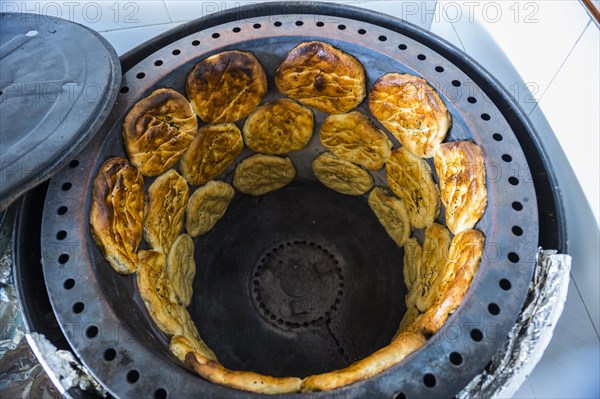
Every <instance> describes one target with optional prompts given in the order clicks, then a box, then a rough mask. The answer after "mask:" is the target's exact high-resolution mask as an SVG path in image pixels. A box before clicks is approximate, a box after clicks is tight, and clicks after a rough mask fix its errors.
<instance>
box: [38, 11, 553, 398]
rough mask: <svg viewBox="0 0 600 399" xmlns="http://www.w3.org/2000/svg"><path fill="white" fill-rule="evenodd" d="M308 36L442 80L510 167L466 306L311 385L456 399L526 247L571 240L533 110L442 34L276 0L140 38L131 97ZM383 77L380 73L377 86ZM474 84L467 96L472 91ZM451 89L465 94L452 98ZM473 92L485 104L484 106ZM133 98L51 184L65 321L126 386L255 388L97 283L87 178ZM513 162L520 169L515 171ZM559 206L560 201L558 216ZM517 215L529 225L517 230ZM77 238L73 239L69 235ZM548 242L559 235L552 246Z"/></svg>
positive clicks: (48, 212) (125, 94) (485, 349)
mask: <svg viewBox="0 0 600 399" xmlns="http://www.w3.org/2000/svg"><path fill="white" fill-rule="evenodd" d="M240 31H244V32H246V33H247V34H246V36H244V37H243V40H242V38H241V37H240V36H239V35H238V36H236V34H237V33H239V32H240ZM306 38H318V39H321V40H326V41H330V42H333V43H334V44H336V45H338V46H339V47H341V48H343V49H344V48H346V49H348V51H350V52H352V53H354V51H352V50H353V49H354V50H357V49H360V52H359V53H361V56H362V59H361V60H363V62H364V63H366V64H374V63H375V62H376V60H377V59H378V58H379V59H385V60H387V61H388V62H391V63H392V66H391V67H393V68H394V69H396V68H400V69H401V70H404V71H412V72H413V73H417V74H421V75H423V76H425V77H426V78H427V79H428V80H430V81H433V82H440V85H439V86H440V87H442V89H441V92H442V93H443V94H444V99H445V100H446V101H449V102H450V104H451V108H452V111H453V116H455V118H456V117H457V119H455V120H458V121H459V122H460V123H458V124H457V125H456V126H458V127H457V129H456V130H454V132H453V133H451V138H454V139H460V138H470V137H473V136H472V135H475V140H476V141H477V142H478V143H480V144H481V145H482V146H483V148H484V151H486V154H487V155H488V159H487V163H488V167H496V168H497V172H498V174H496V175H494V176H493V177H490V179H492V178H493V179H494V181H488V184H490V183H492V184H491V187H492V190H491V192H492V194H491V195H492V197H491V198H492V201H491V203H492V205H491V208H490V210H489V211H488V215H487V216H486V218H485V220H484V221H483V222H482V223H483V228H484V230H485V231H486V233H487V235H488V238H492V239H491V240H489V241H488V244H487V246H486V254H487V257H486V260H485V261H484V263H483V264H482V267H481V271H480V273H479V275H478V277H477V278H476V280H475V282H474V285H473V287H472V289H471V292H470V294H469V296H468V298H467V299H466V302H465V304H464V306H462V307H461V309H460V310H459V311H458V312H456V314H455V315H453V316H452V318H451V319H450V320H449V323H448V325H447V326H445V327H444V328H443V329H442V330H441V331H440V332H439V333H438V334H436V336H434V337H433V338H432V339H431V340H430V342H429V343H428V344H427V345H426V347H424V348H423V349H422V350H420V351H419V352H417V353H415V354H414V355H413V356H412V357H411V359H410V361H406V362H403V363H402V364H400V365H398V366H396V367H394V368H392V369H390V370H388V371H386V372H384V373H382V374H381V375H379V376H377V377H374V378H371V379H369V380H367V381H363V382H360V383H357V384H353V385H351V386H349V387H346V388H343V389H340V390H336V391H332V392H324V393H313V394H306V395H304V396H306V397H397V396H399V397H402V395H399V394H400V393H402V394H403V395H404V396H405V397H428V396H429V397H441V396H452V395H453V394H455V393H456V392H457V391H458V390H460V389H461V388H462V387H464V385H466V383H467V382H468V381H469V380H470V379H471V378H472V377H473V376H474V375H475V374H477V373H478V372H479V371H481V370H482V369H483V368H484V367H485V365H486V364H487V362H488V361H489V359H491V357H492V355H493V353H494V352H495V351H496V350H497V349H498V347H499V346H500V345H501V344H502V342H503V339H502V332H503V331H507V330H508V328H510V326H511V325H512V324H513V323H514V320H515V318H516V315H517V314H518V311H519V309H520V307H521V305H522V303H523V300H524V296H525V293H526V289H527V286H528V283H529V281H530V279H531V273H532V270H533V266H534V261H533V260H532V259H530V258H529V257H528V256H527V254H528V252H527V251H529V250H530V249H531V248H529V247H527V246H528V245H533V246H534V248H537V245H539V244H542V245H548V246H549V247H559V246H560V245H559V244H560V243H562V242H563V241H562V240H564V235H562V233H561V230H560V226H561V225H560V223H554V222H553V221H552V220H546V221H544V222H543V223H547V224H548V225H552V228H551V229H550V230H551V234H547V233H546V234H543V235H542V238H540V239H538V233H539V232H540V228H541V226H542V222H541V220H540V223H538V211H540V215H543V216H544V217H546V216H547V214H545V213H543V212H545V210H544V207H545V206H546V205H544V204H541V202H540V201H537V198H536V189H537V188H538V186H537V185H536V184H535V181H536V180H534V179H532V175H531V173H530V172H529V169H528V162H527V158H526V156H525V154H524V153H523V148H525V147H526V146H529V151H528V155H530V154H531V155H532V156H533V157H534V158H535V157H537V158H535V159H534V161H533V165H535V166H536V168H538V169H539V170H542V171H543V173H544V174H545V176H546V177H547V178H548V179H549V180H552V173H551V169H548V168H545V167H544V166H547V164H545V162H544V161H545V160H544V158H543V156H542V155H540V153H538V152H536V150H537V149H538V147H536V142H535V134H534V133H533V131H532V130H531V129H530V128H529V126H528V124H527V121H526V119H525V118H524V117H523V116H522V114H520V112H519V110H518V108H513V106H514V104H512V103H511V102H510V101H508V100H506V98H507V95H506V94H505V93H504V92H503V91H502V89H501V88H500V86H499V85H498V84H497V83H496V82H495V81H494V80H493V79H492V78H491V77H489V76H488V75H487V74H486V73H485V72H484V71H483V70H481V68H480V67H478V66H477V65H476V64H475V63H473V62H472V61H471V60H469V59H467V58H465V56H464V55H463V54H461V53H459V52H458V51H457V50H455V49H453V48H451V47H450V46H448V45H447V44H445V43H443V42H442V41H440V40H439V39H436V38H435V37H433V36H431V34H429V33H427V32H425V31H422V30H420V29H418V28H416V27H413V26H411V25H408V24H405V23H403V22H400V21H398V20H394V19H391V18H386V17H383V16H381V15H379V14H376V13H371V12H365V11H364V10H359V9H355V8H352V7H340V6H337V5H336V6H335V7H332V6H331V5H327V4H306V5H294V7H290V6H288V5H286V4H281V3H270V4H264V5H259V6H253V7H248V8H243V9H238V10H236V12H225V13H221V14H218V15H215V16H214V17H209V18H205V19H203V20H199V21H195V22H192V23H189V24H186V25H184V26H182V27H181V28H178V29H177V30H175V31H173V32H170V33H167V34H165V35H162V36H160V37H159V38H157V39H156V41H153V44H152V45H150V44H146V45H142V46H141V47H140V48H139V49H137V50H135V51H134V52H132V53H131V54H129V57H130V58H128V59H129V60H132V59H136V57H134V56H132V54H134V55H135V54H137V56H138V58H137V60H139V62H137V63H132V65H128V66H126V69H128V72H127V74H126V75H125V79H124V86H123V88H122V90H121V92H122V100H123V102H127V101H125V100H128V101H131V102H134V101H135V100H136V99H137V98H141V96H143V95H145V94H147V93H148V92H149V91H150V90H151V89H152V88H154V87H156V86H158V85H164V84H171V85H173V86H175V88H177V85H178V84H181V82H178V79H179V80H181V77H178V73H177V69H178V68H180V69H181V70H185V68H191V66H192V65H193V64H194V62H197V61H198V59H201V58H203V57H204V56H205V55H207V54H210V53H214V52H215V51H218V50H219V49H221V48H223V47H227V46H230V47H233V46H242V47H243V46H255V47H256V46H261V45H262V46H263V47H264V46H265V45H266V44H271V45H274V46H276V47H277V46H279V45H281V44H282V43H283V44H284V47H285V46H286V45H290V43H297V42H298V41H299V40H305V39H306ZM287 40H289V41H290V42H289V43H286V41H287ZM253 41H254V42H253ZM261 41H262V42H261ZM157 45H159V46H160V47H158V48H159V50H156V49H157ZM382 57H383V58H382ZM367 59H372V60H371V61H369V62H367V61H366V60H367ZM157 61H160V62H157ZM133 64H135V65H133ZM161 68H162V69H161ZM367 69H368V66H367ZM270 72H271V73H272V72H273V71H270ZM184 75H185V74H184ZM432 77H436V78H432ZM372 83H373V82H372V80H369V85H371V84H372ZM461 87H462V89H460V88H461ZM125 88H126V89H125ZM465 88H466V89H468V90H469V91H468V93H469V95H468V96H467V95H464V96H463V97H460V95H459V94H460V93H463V94H464V93H465V92H463V90H465ZM179 89H181V88H179ZM451 96H452V97H453V99H452V100H449V98H450V97H451ZM469 97H470V98H474V99H476V100H477V101H476V102H475V103H473V102H472V101H470V100H469ZM502 99H504V100H502ZM131 102H130V103H128V104H125V105H122V106H121V107H120V109H118V110H116V111H114V112H113V113H112V114H111V117H110V118H109V120H108V121H107V123H106V124H105V126H104V127H103V129H102V133H101V134H99V135H98V137H97V139H96V140H94V142H93V144H91V145H90V146H89V147H88V149H86V151H85V152H84V153H83V154H81V156H79V157H78V160H77V162H73V163H72V164H71V167H69V168H66V169H65V170H63V172H62V173H61V174H60V175H58V176H57V177H56V178H55V179H53V180H52V182H51V184H50V186H49V189H48V194H47V202H46V206H45V210H44V218H43V229H42V233H41V242H42V243H43V245H44V246H46V248H53V250H52V251H45V254H44V257H43V262H44V272H45V278H46V285H47V289H48V293H49V297H50V301H51V303H52V306H53V308H54V311H55V312H56V315H57V319H58V321H59V324H60V325H61V328H62V329H63V331H64V333H65V335H66V337H67V339H68V341H69V343H70V344H71V346H72V347H73V348H74V350H75V351H76V353H77V354H78V355H79V356H80V358H81V359H82V361H83V362H84V363H85V364H86V365H87V366H88V368H89V369H90V371H91V372H92V373H93V374H95V375H96V377H98V379H99V380H100V381H101V382H102V383H103V384H105V385H106V386H107V388H108V389H109V390H110V391H111V393H113V394H114V395H116V396H122V397H128V396H132V395H144V396H152V395H159V396H162V397H164V395H165V394H168V396H169V397H179V396H182V395H186V396H187V395H196V396H198V395H201V396H202V397H207V398H208V397H255V396H257V395H253V394H249V393H241V392H237V391H231V390H229V389H227V388H224V387H221V386H215V385H212V384H209V383H207V382H205V381H203V380H202V379H200V378H199V377H197V376H195V375H193V374H191V373H190V372H188V371H187V370H185V369H183V368H182V367H179V366H177V364H176V363H174V362H172V361H170V359H169V356H168V354H165V353H162V352H161V351H160V346H161V343H160V342H156V341H152V339H150V340H149V341H148V340H146V339H145V338H144V336H147V335H148V332H149V331H151V330H152V328H149V327H148V326H142V327H143V328H134V327H132V326H131V325H130V324H128V322H127V321H126V320H124V318H123V317H122V313H120V312H121V310H118V309H115V308H114V307H113V306H112V302H111V299H110V298H108V297H107V295H106V290H105V288H103V287H102V286H101V284H100V282H99V281H98V270H97V268H96V264H95V262H96V259H97V258H98V256H97V253H95V252H97V249H96V248H95V247H94V244H93V242H92V241H91V240H90V237H89V231H88V228H87V223H88V222H87V221H88V213H87V209H88V206H89V185H90V184H91V180H92V179H93V177H94V175H95V173H96V171H97V168H98V166H99V164H100V163H101V162H102V160H103V159H102V157H106V156H109V155H111V153H112V152H118V151H122V148H121V149H120V150H119V148H118V146H112V147H111V145H110V144H107V143H109V142H110V141H111V139H114V138H115V137H117V133H116V132H117V130H116V128H115V126H118V125H119V122H120V120H121V119H122V118H123V116H124V113H125V112H126V111H127V110H128V108H129V106H130V105H131ZM521 142H523V143H525V144H526V146H525V145H523V146H522V145H521ZM114 155H119V154H114ZM507 155H508V156H507ZM540 159H541V162H540ZM540 164H541V165H543V166H541V167H540ZM515 165H517V166H521V168H520V169H519V168H517V170H515V169H514V168H513V167H514V166H515ZM511 177H512V178H513V179H510V180H509V178H511ZM515 179H516V180H515ZM536 179H538V181H539V179H540V176H539V175H536ZM541 180H542V181H545V180H544V179H541ZM514 183H516V184H514ZM539 187H541V189H542V193H544V194H545V193H546V190H547V189H548V187H550V195H551V196H553V195H558V194H557V193H555V192H553V191H552V189H551V187H552V185H551V184H550V185H548V184H542V185H541V186H539ZM539 194H540V193H538V195H539ZM82 198H84V199H85V200H84V201H82ZM552 198H555V197H552ZM552 204H553V206H554V207H555V208H556V207H558V208H559V209H560V201H559V199H556V198H555V202H553V203H552ZM557 204H558V205H557ZM538 205H540V208H538ZM524 209H525V211H523V210H524ZM549 214H550V213H549ZM560 214H561V213H560V212H558V215H557V212H556V211H555V212H554V215H555V217H560ZM550 215H551V214H550ZM553 223H554V224H553ZM515 226H518V227H519V229H513V227H515ZM542 231H543V230H542ZM515 232H518V233H519V234H516V233H515ZM554 233H555V234H554ZM60 237H62V238H60ZM65 237H68V238H69V240H67V241H65ZM543 240H547V241H546V243H545V244H544V243H543ZM553 244H554V245H553ZM488 251H490V252H488ZM65 255H66V256H65ZM515 255H516V257H515ZM67 281H68V283H67ZM489 303H496V304H497V305H499V306H500V307H501V312H500V314H495V315H493V314H490V313H489V312H488V310H487V309H488V304H489ZM82 305H83V306H82ZM157 349H159V350H157ZM453 353H458V354H459V355H460V357H461V359H463V362H462V363H461V364H460V365H456V364H454V363H453V361H452V360H451V357H450V355H451V354H453ZM107 354H109V355H110V356H107ZM452 358H453V359H456V358H457V356H456V355H453V356H452ZM158 365H160V366H158Z"/></svg>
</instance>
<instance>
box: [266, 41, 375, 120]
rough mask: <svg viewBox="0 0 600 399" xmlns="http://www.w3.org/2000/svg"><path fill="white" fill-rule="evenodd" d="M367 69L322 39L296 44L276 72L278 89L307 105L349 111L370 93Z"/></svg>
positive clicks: (325, 110) (333, 110) (333, 111)
mask: <svg viewBox="0 0 600 399" xmlns="http://www.w3.org/2000/svg"><path fill="white" fill-rule="evenodd" d="M365 82H366V78H365V69H364V67H363V66H362V64H361V63H360V61H358V60H357V59H356V58H355V57H353V56H352V55H350V54H348V53H345V52H343V51H342V50H339V49H337V48H335V47H333V46H332V45H330V44H327V43H323V42H317V41H313V42H305V43H301V44H299V45H298V46H296V47H294V48H293V49H292V50H291V51H290V52H289V54H288V56H287V57H286V58H285V60H283V62H282V63H281V65H279V68H278V69H277V72H276V73H275V84H276V85H277V89H278V90H279V91H280V92H281V93H282V94H283V95H284V96H287V97H291V98H293V99H295V100H298V101H300V102H301V103H303V104H304V105H308V106H310V107H315V108H316V109H318V110H320V111H323V112H326V113H329V114H339V113H343V112H348V111H350V110H351V109H353V108H354V107H356V106H357V105H358V104H360V102H361V101H362V100H363V99H364V98H365V96H366V94H367V88H366V83H365Z"/></svg>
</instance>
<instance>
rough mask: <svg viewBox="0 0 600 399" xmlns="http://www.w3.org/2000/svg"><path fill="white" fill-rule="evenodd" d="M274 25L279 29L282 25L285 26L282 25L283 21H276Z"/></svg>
mask: <svg viewBox="0 0 600 399" xmlns="http://www.w3.org/2000/svg"><path fill="white" fill-rule="evenodd" d="M273 25H275V26H276V27H278V28H279V27H280V26H281V25H283V24H282V23H281V21H275V22H274V23H273Z"/></svg>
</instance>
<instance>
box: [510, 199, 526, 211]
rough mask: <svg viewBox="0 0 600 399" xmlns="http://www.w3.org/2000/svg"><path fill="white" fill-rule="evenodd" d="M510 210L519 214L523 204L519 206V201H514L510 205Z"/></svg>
mask: <svg viewBox="0 0 600 399" xmlns="http://www.w3.org/2000/svg"><path fill="white" fill-rule="evenodd" d="M512 208H513V209H514V210H515V211H517V212H521V211H522V210H523V204H521V203H520V202H519V201H514V202H513V203H512Z"/></svg>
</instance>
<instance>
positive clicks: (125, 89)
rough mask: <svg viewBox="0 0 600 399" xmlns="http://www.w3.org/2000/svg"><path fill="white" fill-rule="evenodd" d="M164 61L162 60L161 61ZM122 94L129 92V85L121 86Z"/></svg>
mask: <svg viewBox="0 0 600 399" xmlns="http://www.w3.org/2000/svg"><path fill="white" fill-rule="evenodd" d="M161 62H162V61H161ZM119 91H120V92H121V93H122V94H125V93H127V92H129V87H128V86H123V87H121V90H119Z"/></svg>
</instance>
